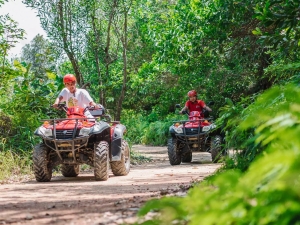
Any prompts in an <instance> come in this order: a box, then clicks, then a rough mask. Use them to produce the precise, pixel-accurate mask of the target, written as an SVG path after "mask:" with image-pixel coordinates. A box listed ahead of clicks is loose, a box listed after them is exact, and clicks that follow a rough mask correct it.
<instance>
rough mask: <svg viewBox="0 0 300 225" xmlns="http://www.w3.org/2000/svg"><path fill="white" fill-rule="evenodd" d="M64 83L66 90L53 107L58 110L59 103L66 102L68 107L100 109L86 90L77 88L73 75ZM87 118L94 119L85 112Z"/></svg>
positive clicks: (68, 76) (61, 93)
mask: <svg viewBox="0 0 300 225" xmlns="http://www.w3.org/2000/svg"><path fill="white" fill-rule="evenodd" d="M63 81H64V84H65V88H64V89H63V90H62V91H61V92H60V94H59V95H58V97H57V98H56V100H55V102H54V104H53V107H55V108H57V107H58V103H59V102H61V101H66V104H67V107H72V106H79V107H81V108H86V107H87V106H94V107H95V109H99V108H100V107H99V106H98V105H97V104H96V103H95V102H94V101H93V99H92V98H91V96H90V94H89V93H88V92H87V91H86V90H85V89H80V88H76V77H75V76H74V75H73V74H66V75H65V76H64V79H63ZM85 116H87V117H88V118H94V117H93V116H92V115H91V113H90V112H89V110H86V111H85Z"/></svg>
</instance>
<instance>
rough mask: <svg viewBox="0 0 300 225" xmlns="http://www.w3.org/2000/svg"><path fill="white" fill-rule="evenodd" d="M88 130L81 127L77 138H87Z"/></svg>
mask: <svg viewBox="0 0 300 225" xmlns="http://www.w3.org/2000/svg"><path fill="white" fill-rule="evenodd" d="M89 134H90V128H86V127H83V128H81V130H80V132H79V136H89Z"/></svg>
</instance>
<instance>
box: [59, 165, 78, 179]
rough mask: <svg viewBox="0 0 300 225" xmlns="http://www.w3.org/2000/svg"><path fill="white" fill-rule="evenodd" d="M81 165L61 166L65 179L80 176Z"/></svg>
mask: <svg viewBox="0 0 300 225" xmlns="http://www.w3.org/2000/svg"><path fill="white" fill-rule="evenodd" d="M79 169H80V167H79V165H75V166H70V165H61V173H62V175H63V176H64V177H77V176H78V174H79Z"/></svg>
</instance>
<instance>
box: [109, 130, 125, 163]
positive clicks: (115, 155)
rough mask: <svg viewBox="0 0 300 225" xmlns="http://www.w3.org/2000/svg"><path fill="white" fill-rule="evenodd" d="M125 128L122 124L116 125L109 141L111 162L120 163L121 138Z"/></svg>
mask: <svg viewBox="0 0 300 225" xmlns="http://www.w3.org/2000/svg"><path fill="white" fill-rule="evenodd" d="M125 131H126V127H125V126H124V125H122V124H117V125H116V127H115V129H114V132H113V134H112V140H111V161H120V160H121V153H122V137H123V134H124V132H125Z"/></svg>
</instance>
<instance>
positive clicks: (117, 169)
mask: <svg viewBox="0 0 300 225" xmlns="http://www.w3.org/2000/svg"><path fill="white" fill-rule="evenodd" d="M110 167H111V170H112V172H113V174H114V175H115V176H126V175H127V174H128V173H129V171H130V150H129V146H128V143H127V142H126V141H125V140H122V153H121V161H113V162H111V163H110Z"/></svg>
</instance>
